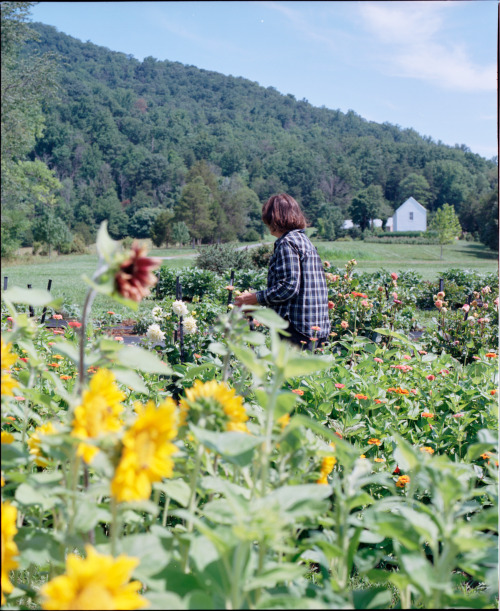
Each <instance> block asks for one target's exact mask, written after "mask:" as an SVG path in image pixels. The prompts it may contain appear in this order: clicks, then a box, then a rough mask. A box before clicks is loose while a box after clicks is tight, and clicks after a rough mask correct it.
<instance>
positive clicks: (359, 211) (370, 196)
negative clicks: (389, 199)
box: [349, 185, 384, 231]
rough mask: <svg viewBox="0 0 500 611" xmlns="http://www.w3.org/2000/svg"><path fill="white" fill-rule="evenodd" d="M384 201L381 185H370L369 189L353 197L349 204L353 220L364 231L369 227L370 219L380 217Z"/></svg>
mask: <svg viewBox="0 0 500 611" xmlns="http://www.w3.org/2000/svg"><path fill="white" fill-rule="evenodd" d="M383 203H384V196H383V194H382V187H381V186H380V185H370V186H369V187H368V188H367V189H363V190H362V191H359V193H357V194H356V195H355V196H354V197H353V198H352V202H351V205H350V206H349V214H350V215H351V219H352V222H353V223H354V224H355V225H359V227H360V229H361V231H364V230H365V229H367V228H368V227H369V225H370V221H371V220H372V219H374V218H377V217H378V215H379V212H380V209H381V208H382V206H383Z"/></svg>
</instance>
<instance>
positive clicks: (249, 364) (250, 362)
mask: <svg viewBox="0 0 500 611" xmlns="http://www.w3.org/2000/svg"><path fill="white" fill-rule="evenodd" d="M228 346H229V348H231V350H232V352H233V353H234V355H235V356H236V358H238V359H239V360H240V361H241V362H242V363H243V365H244V366H245V367H246V368H247V369H248V370H249V371H250V372H252V373H253V374H254V375H256V376H257V377H258V378H259V379H261V380H262V379H263V378H264V377H265V375H266V373H267V367H266V366H265V365H264V364H263V363H262V362H261V361H259V360H258V359H257V358H255V353H254V352H253V351H252V350H250V348H246V347H245V346H237V345H236V344H233V343H231V342H228Z"/></svg>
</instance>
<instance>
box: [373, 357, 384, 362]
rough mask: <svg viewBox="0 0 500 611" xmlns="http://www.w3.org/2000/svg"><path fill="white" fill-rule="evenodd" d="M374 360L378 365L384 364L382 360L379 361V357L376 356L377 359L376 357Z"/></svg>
mask: <svg viewBox="0 0 500 611" xmlns="http://www.w3.org/2000/svg"><path fill="white" fill-rule="evenodd" d="M373 360H374V361H375V362H376V363H383V362H384V361H383V360H382V359H379V358H378V356H376V357H375V358H374V359H373Z"/></svg>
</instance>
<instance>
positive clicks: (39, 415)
mask: <svg viewBox="0 0 500 611" xmlns="http://www.w3.org/2000/svg"><path fill="white" fill-rule="evenodd" d="M98 252H99V261H98V264H97V269H96V272H95V274H94V276H93V277H92V278H86V279H85V280H86V282H87V284H88V286H89V292H88V296H87V299H86V301H85V303H84V304H83V306H82V311H81V317H80V320H79V321H75V322H73V324H68V325H67V326H64V327H61V328H47V327H45V326H44V325H42V324H40V323H39V322H38V321H37V319H36V318H33V317H29V315H28V313H27V312H26V311H25V310H26V306H27V305H28V304H30V305H32V306H35V307H39V308H41V307H46V308H48V310H50V312H51V313H52V318H53V319H54V320H59V319H58V318H57V317H58V316H59V315H58V313H57V312H58V307H59V305H58V304H57V303H54V302H53V301H52V300H51V299H52V298H51V296H50V294H49V293H46V292H45V291H33V290H32V291H25V290H23V289H19V288H17V287H14V288H12V289H9V290H8V291H5V292H4V295H3V303H2V344H1V346H2V362H1V367H2V439H1V441H2V582H1V583H2V607H3V608H5V609H72V608H73V609H288V608H290V609H353V608H354V609H372V608H373V609H374V608H427V609H437V608H497V606H498V562H497V552H498V540H497V537H498V500H497V499H498V494H497V493H498V444H497V431H498V410H497V406H498V283H496V284H495V286H493V282H491V281H490V282H489V284H486V283H482V282H481V283H479V284H478V285H477V286H476V285H472V284H470V283H469V284H467V281H468V280H470V279H467V278H462V279H461V282H460V283H455V284H453V288H451V286H452V285H451V281H450V282H449V283H448V285H449V286H450V289H447V287H446V286H445V288H444V290H443V291H440V290H439V287H427V288H428V289H429V294H426V295H424V294H423V292H422V286H421V285H419V284H418V283H415V282H409V281H408V282H406V281H405V280H408V279H405V278H404V277H401V276H399V277H398V274H396V273H395V272H393V271H392V270H388V271H387V272H380V273H379V274H375V275H371V276H370V277H369V278H368V277H366V278H363V276H358V275H356V274H355V266H356V262H355V261H354V260H351V261H349V262H348V263H347V264H346V265H345V268H344V269H341V270H339V269H332V268H331V267H330V266H329V264H328V262H325V268H326V269H325V272H326V277H327V283H328V287H329V296H330V304H329V307H330V310H329V311H330V317H331V322H332V333H331V336H330V341H329V343H327V344H326V345H324V346H323V347H322V348H321V349H317V350H316V351H315V352H310V351H304V350H302V351H301V350H297V349H295V348H292V347H290V345H288V344H287V343H286V342H285V341H283V339H282V332H283V329H284V327H286V323H285V322H284V321H283V320H282V319H281V318H279V317H278V316H277V315H276V314H275V313H274V312H272V311H271V310H268V309H265V308H250V307H249V308H247V309H245V310H243V311H242V310H240V309H238V308H233V307H232V304H231V300H232V295H233V294H234V292H235V291H236V290H245V289H247V288H249V287H252V288H255V289H257V288H259V286H257V283H259V282H265V274H262V273H258V274H256V273H253V274H252V273H250V272H246V271H244V270H238V272H237V273H236V274H235V278H234V281H233V283H234V285H233V284H228V282H227V279H226V280H224V279H221V278H218V277H216V276H215V275H213V274H212V275H210V274H209V273H199V274H195V273H193V274H192V277H189V276H188V274H186V275H185V278H184V279H183V284H182V289H183V298H179V295H176V294H175V285H174V286H173V285H172V278H169V277H168V274H167V273H164V274H163V275H162V273H160V280H159V285H158V288H161V291H158V293H156V294H155V290H154V289H153V286H154V284H155V282H156V277H155V276H154V274H153V272H154V270H155V268H156V267H157V266H158V261H155V260H154V259H151V258H149V257H147V256H146V253H145V252H144V251H143V250H142V249H140V248H139V247H138V246H136V245H134V247H133V248H132V250H131V251H130V252H122V251H121V248H120V245H119V244H118V243H116V242H114V241H113V240H111V239H110V238H109V236H108V235H107V232H106V227H105V225H103V227H101V230H100V233H99V239H98ZM162 272H163V270H162ZM457 287H462V288H463V287H466V289H464V290H465V293H463V292H462V293H461V292H460V290H459V289H458V288H457ZM434 289H437V290H434ZM99 293H102V294H106V295H108V296H111V297H112V298H114V299H116V300H117V301H119V302H120V303H121V304H125V305H128V306H129V307H130V308H131V311H134V310H135V311H136V312H139V313H140V312H142V311H143V310H142V308H143V307H144V304H145V303H150V305H152V307H149V309H148V310H147V312H145V313H144V315H143V316H142V315H139V316H138V322H137V331H138V332H139V333H141V334H143V335H144V337H145V339H144V341H143V342H142V344H141V345H126V344H125V343H124V342H123V341H121V340H118V341H117V340H115V339H113V338H111V337H109V336H108V335H107V334H106V332H105V326H106V325H107V324H109V323H111V322H112V321H113V316H114V314H113V312H112V311H110V312H108V314H107V318H106V320H101V321H99V320H95V319H93V318H92V309H91V308H92V301H93V299H94V297H95V295H96V294H99ZM155 297H157V299H155ZM424 301H425V302H426V304H427V307H429V308H431V309H430V310H429V311H430V312H431V315H432V318H433V320H432V322H431V323H430V324H429V326H428V328H427V329H425V330H424V331H422V330H420V331H419V328H418V317H417V311H418V306H419V303H423V302H424ZM151 302H153V303H152V304H151ZM317 333H318V330H317V329H315V330H311V334H312V337H315V334H317Z"/></svg>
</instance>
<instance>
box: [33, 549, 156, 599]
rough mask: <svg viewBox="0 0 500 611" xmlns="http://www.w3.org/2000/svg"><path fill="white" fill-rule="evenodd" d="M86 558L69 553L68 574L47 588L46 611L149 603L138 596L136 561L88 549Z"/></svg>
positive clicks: (44, 587) (138, 583)
mask: <svg viewBox="0 0 500 611" xmlns="http://www.w3.org/2000/svg"><path fill="white" fill-rule="evenodd" d="M85 552H86V555H87V557H86V558H80V557H79V556H77V555H76V554H69V555H68V558H67V559H66V573H65V574H64V575H60V576H59V577H55V578H54V579H52V580H51V581H49V582H48V583H47V584H46V585H44V586H43V587H42V588H41V590H40V592H41V594H42V597H43V602H42V608H43V609H103V610H105V609H141V608H142V607H145V606H146V605H148V604H149V601H147V600H146V599H145V598H143V597H142V596H141V595H140V594H138V590H140V588H141V583H140V582H139V581H130V576H131V574H132V571H133V570H134V569H135V567H136V566H137V565H138V564H139V560H138V559H137V558H131V557H128V556H124V555H121V556H118V557H117V558H113V556H105V555H101V554H99V553H97V552H96V551H95V549H94V548H93V547H92V546H90V545H86V546H85Z"/></svg>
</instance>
